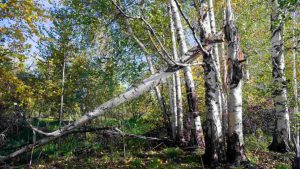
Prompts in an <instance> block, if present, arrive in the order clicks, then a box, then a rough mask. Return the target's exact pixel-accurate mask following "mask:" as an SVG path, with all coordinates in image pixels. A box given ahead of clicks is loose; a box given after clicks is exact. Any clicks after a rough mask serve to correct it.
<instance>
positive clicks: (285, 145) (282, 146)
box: [268, 134, 291, 153]
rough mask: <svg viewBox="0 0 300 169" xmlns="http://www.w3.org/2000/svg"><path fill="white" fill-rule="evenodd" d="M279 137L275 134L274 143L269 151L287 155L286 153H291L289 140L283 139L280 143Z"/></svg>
mask: <svg viewBox="0 0 300 169" xmlns="http://www.w3.org/2000/svg"><path fill="white" fill-rule="evenodd" d="M277 138H278V136H277V135H276V134H275V135H274V136H273V141H272V143H271V144H270V145H269V147H268V149H269V150H270V151H275V152H279V153H286V152H290V151H291V148H290V144H289V142H288V140H286V139H281V140H282V141H281V142H278V139H277Z"/></svg>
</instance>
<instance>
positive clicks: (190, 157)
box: [0, 118, 294, 169]
mask: <svg viewBox="0 0 300 169" xmlns="http://www.w3.org/2000/svg"><path fill="white" fill-rule="evenodd" d="M33 123H34V124H35V125H37V121H33ZM104 124H105V125H108V126H114V125H116V124H118V122H117V121H115V120H113V119H107V121H105V122H104ZM122 124H123V126H124V127H123V128H122V130H124V131H126V132H127V133H133V134H144V133H147V132H149V131H151V130H153V129H154V128H155V127H157V126H156V125H155V123H154V124H153V123H144V119H142V118H140V119H127V120H124V121H123V122H122ZM57 125H58V122H57V121H55V120H53V119H42V120H40V121H39V126H40V127H43V126H51V127H50V128H51V129H55V128H57ZM31 137H32V131H31V130H30V129H28V128H23V129H22V130H21V131H20V133H19V135H15V136H10V137H9V139H10V141H11V142H9V143H10V144H8V145H9V146H16V145H21V144H24V143H26V142H28V140H29V139H28V138H31ZM38 137H41V136H38ZM270 141H271V137H270V136H267V135H266V134H264V133H263V132H262V131H261V130H258V131H257V133H256V134H253V135H248V136H246V137H245V144H246V153H247V157H248V159H249V161H250V162H251V163H252V164H256V165H258V166H261V167H265V168H276V169H288V168H291V167H290V166H291V160H290V159H292V157H293V155H294V154H292V153H290V154H278V153H273V152H269V151H268V149H267V146H268V145H269V143H270ZM157 144H158V143H157ZM157 144H156V145H157ZM123 145H124V143H123V140H122V139H120V138H119V139H117V138H107V137H103V136H99V135H97V134H96V133H87V134H76V135H70V136H68V137H64V138H61V139H60V144H59V142H58V141H56V142H52V143H50V144H47V145H45V146H43V147H41V148H36V149H34V151H33V159H34V160H33V168H129V169H131V168H132V169H137V168H146V169H164V168H167V169H179V168H187V169H188V168H190V169H193V168H195V169H196V168H199V167H200V166H202V165H201V164H202V163H201V155H202V154H203V152H186V151H183V150H182V149H180V148H179V147H166V146H162V147H164V148H161V149H157V150H154V149H153V147H155V146H156V145H151V144H150V142H148V141H145V140H141V139H129V138H127V139H125V147H126V153H125V155H126V157H124V153H123ZM0 152H1V155H2V154H5V153H6V154H7V153H9V152H11V151H7V150H0ZM30 155H31V154H30V153H27V154H26V155H24V156H22V158H21V159H20V161H19V164H22V165H23V164H27V163H28V159H30V158H29V157H30Z"/></svg>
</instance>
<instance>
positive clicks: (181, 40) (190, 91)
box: [170, 0, 204, 146]
mask: <svg viewBox="0 0 300 169" xmlns="http://www.w3.org/2000/svg"><path fill="white" fill-rule="evenodd" d="M170 5H171V11H172V16H173V19H174V25H175V28H176V34H177V41H178V44H179V54H180V55H182V54H184V53H186V52H187V50H188V49H187V45H186V41H185V35H184V30H183V27H182V23H181V18H180V13H179V9H178V7H177V4H176V2H175V1H174V0H170ZM183 70H184V78H185V85H186V91H187V100H188V107H189V110H188V111H189V112H188V115H187V118H186V119H187V125H186V126H188V127H187V133H190V131H191V130H192V127H191V126H194V127H193V128H194V130H193V135H194V136H195V137H196V141H197V144H198V145H199V146H200V144H203V143H204V142H203V140H201V137H202V135H203V134H202V133H203V132H202V128H201V121H200V117H199V113H198V112H197V110H196V91H195V84H194V80H193V75H192V68H191V67H190V66H185V67H184V69H183ZM196 125H197V126H196ZM187 135H190V134H187ZM184 139H185V140H184V141H187V142H189V141H190V136H187V138H184Z"/></svg>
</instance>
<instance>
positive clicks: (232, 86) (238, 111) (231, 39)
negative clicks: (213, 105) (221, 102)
mask: <svg viewBox="0 0 300 169" xmlns="http://www.w3.org/2000/svg"><path fill="white" fill-rule="evenodd" d="M224 32H225V38H226V41H227V42H228V58H229V59H228V64H229V70H228V78H227V79H228V84H229V88H228V90H229V91H228V93H229V96H228V139H227V158H228V160H229V162H231V163H235V164H236V165H240V164H241V163H242V162H246V161H248V160H247V158H246V154H245V151H244V138H243V124H242V122H243V119H242V115H243V109H242V100H243V98H242V86H243V79H242V78H243V75H242V74H243V72H242V61H243V60H244V59H243V58H241V56H242V55H241V50H240V39H239V35H238V30H237V27H236V25H235V21H234V14H233V11H232V8H231V2H230V0H226V25H225V30H224Z"/></svg>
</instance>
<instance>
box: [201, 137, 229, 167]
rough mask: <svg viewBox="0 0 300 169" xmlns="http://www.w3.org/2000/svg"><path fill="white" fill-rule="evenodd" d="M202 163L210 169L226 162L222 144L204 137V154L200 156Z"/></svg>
mask: <svg viewBox="0 0 300 169" xmlns="http://www.w3.org/2000/svg"><path fill="white" fill-rule="evenodd" d="M202 159H203V163H204V164H206V165H209V166H210V167H211V168H215V167H218V166H219V165H220V163H224V162H225V161H226V158H225V150H224V144H223V143H222V142H218V141H213V140H212V139H211V138H208V136H207V135H205V153H204V155H203V156H202Z"/></svg>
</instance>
